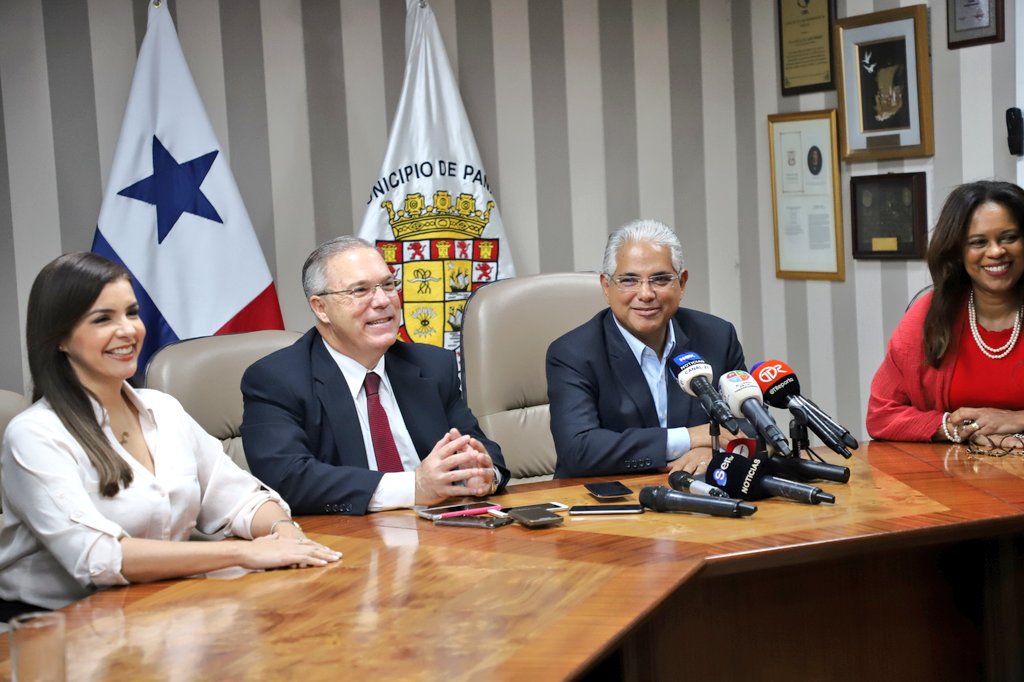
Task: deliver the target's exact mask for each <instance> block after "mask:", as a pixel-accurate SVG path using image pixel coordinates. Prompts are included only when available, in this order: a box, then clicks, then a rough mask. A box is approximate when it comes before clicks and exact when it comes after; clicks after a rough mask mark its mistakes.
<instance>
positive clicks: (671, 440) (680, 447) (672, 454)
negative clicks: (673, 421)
mask: <svg viewBox="0 0 1024 682" xmlns="http://www.w3.org/2000/svg"><path fill="white" fill-rule="evenodd" d="M689 451H690V429H688V428H686V427H685V426H678V427H676V428H672V429H669V430H668V445H667V446H666V448H665V459H666V460H668V461H669V462H674V461H676V460H677V459H679V458H680V457H682V456H683V455H685V454H686V453H687V452H689Z"/></svg>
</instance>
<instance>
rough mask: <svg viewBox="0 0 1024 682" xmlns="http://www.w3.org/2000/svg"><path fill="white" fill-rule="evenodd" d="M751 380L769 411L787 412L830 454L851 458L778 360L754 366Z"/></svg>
mask: <svg viewBox="0 0 1024 682" xmlns="http://www.w3.org/2000/svg"><path fill="white" fill-rule="evenodd" d="M752 369H753V373H752V376H753V377H754V381H756V382H757V385H758V386H759V387H760V388H761V392H762V393H763V394H764V399H765V402H767V403H768V404H769V405H771V406H772V407H778V408H779V409H783V410H786V409H788V410H789V411H790V412H792V413H793V415H795V416H797V417H799V418H801V419H802V420H803V422H804V423H805V424H807V426H809V427H810V429H811V431H814V433H815V434H816V435H817V436H818V438H820V439H821V442H822V443H824V444H825V445H827V446H828V447H829V448H831V449H832V451H833V452H835V453H837V454H840V455H842V456H843V457H845V458H847V459H849V458H850V457H852V456H853V453H851V452H850V451H849V450H847V449H846V447H845V446H844V444H843V443H842V442H841V441H840V439H839V434H838V433H837V432H836V431H835V429H834V428H833V426H832V425H831V424H830V423H828V422H825V421H823V420H822V419H821V418H820V417H819V416H818V414H817V412H815V411H813V410H811V409H809V407H808V406H807V403H806V402H805V401H804V400H803V399H802V398H801V397H800V381H799V380H798V379H797V378H796V374H795V373H794V372H793V369H792V368H791V367H790V366H789V365H787V364H786V363H784V362H782V361H781V360H765V361H764V362H761V363H758V364H757V365H754V367H753V368H752Z"/></svg>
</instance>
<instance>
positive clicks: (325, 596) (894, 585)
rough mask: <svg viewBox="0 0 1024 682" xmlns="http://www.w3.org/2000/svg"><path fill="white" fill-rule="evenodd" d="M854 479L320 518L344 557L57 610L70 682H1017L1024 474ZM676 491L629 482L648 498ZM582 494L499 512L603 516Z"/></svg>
mask: <svg viewBox="0 0 1024 682" xmlns="http://www.w3.org/2000/svg"><path fill="white" fill-rule="evenodd" d="M850 465H851V468H852V471H853V475H852V477H851V481H850V483H849V484H848V485H839V484H828V483H826V484H822V487H823V488H826V489H827V490H828V491H829V492H831V493H833V494H835V495H836V498H837V503H836V505H834V506H829V505H819V506H809V505H803V504H799V503H795V502H789V501H786V500H778V499H774V500H765V501H762V502H759V503H758V506H759V511H758V512H757V514H755V515H754V516H752V517H750V518H747V519H719V518H709V517H700V516H693V515H684V514H654V513H646V514H643V515H641V516H635V517H621V518H612V517H598V518H579V517H572V518H567V519H566V522H565V524H564V525H563V526H561V527H557V528H551V529H543V530H528V529H525V528H521V527H519V526H509V527H504V528H500V529H496V530H479V529H471V528H459V527H436V526H433V525H432V524H430V523H428V522H426V521H423V520H421V519H418V518H417V517H415V516H414V515H413V514H412V513H411V512H408V511H397V512H387V513H382V514H374V515H370V516H367V517H341V516H318V517H307V518H305V519H303V526H304V527H305V528H306V529H307V532H308V533H309V534H310V535H312V536H313V537H315V538H316V539H318V540H319V541H321V542H323V543H325V544H327V545H330V546H331V547H334V548H336V549H339V550H341V551H343V552H344V555H345V556H344V558H343V560H342V561H341V562H340V563H339V564H336V565H332V566H329V567H326V568H322V569H307V570H301V571H276V572H268V573H255V574H247V575H241V576H237V577H235V578H233V579H228V578H216V579H214V578H210V579H191V580H179V581H164V582H160V583H154V584H149V585H135V586H130V587H127V588H120V589H115V590H109V591H105V592H102V593H99V594H96V595H94V596H92V597H90V598H89V599H86V600H83V601H82V602H79V603H77V604H75V605H73V606H71V607H69V608H67V609H65V613H66V614H67V618H68V647H67V655H68V673H69V679H73V680H110V679H137V680H143V679H169V680H175V679H182V680H190V679H199V678H209V679H214V678H227V679H246V680H250V679H252V680H255V679H268V680H276V679H295V678H301V679H306V680H315V679H328V678H331V679H333V678H338V677H344V678H347V679H369V678H374V677H384V678H386V679H389V680H390V679H409V680H418V679H422V680H461V679H474V678H475V679H483V678H486V679H528V680H546V679H562V678H570V677H587V676H592V677H595V678H600V677H607V676H608V675H611V676H613V677H620V678H626V679H666V678H679V677H681V676H683V675H684V674H685V675H686V676H687V677H690V676H691V675H700V674H709V675H710V674H713V675H715V676H719V677H725V678H731V677H736V676H741V675H742V676H751V675H752V676H753V677H754V678H758V679H762V678H763V679H769V678H776V677H778V676H783V675H785V676H801V675H802V676H805V677H807V678H808V679H822V678H828V679H866V678H868V677H870V678H871V679H896V678H897V677H900V676H902V677H906V676H908V675H909V676H912V677H914V678H916V679H923V678H925V677H931V678H933V679H940V678H943V679H968V678H977V677H980V676H982V675H987V676H989V677H992V678H997V677H999V676H1001V675H1003V674H1004V673H1006V672H1008V671H1009V672H1013V671H1014V670H1015V668H1016V666H1019V665H1020V653H1019V652H1018V651H1016V647H1017V645H1018V644H1019V641H1020V640H1019V639H1017V640H1013V639H1012V638H1013V637H1018V638H1019V635H1020V634H1021V627H1020V617H1021V614H1022V613H1024V607H1022V605H1021V603H1020V599H1021V596H1022V592H1021V585H1022V583H1024V581H1022V579H1021V559H1020V557H1021V551H1020V546H1021V541H1020V532H1021V530H1022V529H1024V481H1022V478H1024V460H1021V459H1019V458H1004V459H995V458H978V457H968V456H967V454H966V451H964V450H963V449H961V448H946V447H943V446H938V445H914V444H901V443H895V444H893V443H889V444H886V443H870V444H866V445H864V446H862V448H861V450H860V452H859V453H857V455H856V457H855V458H854V459H853V460H851V462H850ZM664 479H665V477H664V476H647V477H633V478H628V477H623V478H622V480H624V481H625V482H627V484H628V485H630V486H631V487H632V488H633V489H634V490H635V491H639V489H640V487H641V486H643V485H647V484H663V483H664ZM580 483H581V481H553V482H549V483H543V484H531V485H527V486H518V487H516V488H514V489H513V491H512V492H510V493H508V494H506V495H503V496H500V498H499V501H500V502H501V503H502V504H505V505H507V506H510V505H512V504H526V503H530V502H543V501H547V500H557V501H560V502H564V503H566V504H586V503H588V502H591V499H590V498H589V496H588V495H587V494H586V492H585V491H584V490H583V488H582V487H581V485H580ZM634 499H635V496H634ZM1007 600H1009V603H1007ZM4 649H6V642H4ZM0 655H2V659H0V674H3V675H8V676H9V674H10V667H9V662H7V660H6V651H3V652H0Z"/></svg>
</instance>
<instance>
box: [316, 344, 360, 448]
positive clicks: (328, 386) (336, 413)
mask: <svg viewBox="0 0 1024 682" xmlns="http://www.w3.org/2000/svg"><path fill="white" fill-rule="evenodd" d="M311 356H312V357H311V365H312V372H313V381H314V384H313V385H314V390H315V392H316V397H317V399H318V400H319V401H320V406H321V408H322V414H325V415H327V422H328V425H329V426H330V429H331V433H332V434H333V435H334V442H335V444H336V446H335V456H336V457H337V461H338V463H339V464H342V463H343V464H347V465H350V466H364V467H365V466H367V459H366V446H365V445H364V444H363V434H362V431H361V430H360V428H359V415H358V414H356V406H355V402H354V401H353V400H352V394H351V393H349V390H348V384H347V383H346V382H345V376H344V375H343V374H342V373H341V370H340V369H338V365H337V363H336V362H334V359H333V358H332V357H331V355H330V353H328V352H327V349H326V348H324V342H323V339H322V338H321V337H320V335H319V334H317V338H315V339H313V347H312V350H311Z"/></svg>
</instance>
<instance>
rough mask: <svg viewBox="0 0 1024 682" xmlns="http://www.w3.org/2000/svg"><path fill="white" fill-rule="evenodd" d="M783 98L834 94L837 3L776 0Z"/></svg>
mask: <svg viewBox="0 0 1024 682" xmlns="http://www.w3.org/2000/svg"><path fill="white" fill-rule="evenodd" d="M776 2H777V7H778V19H779V75H780V81H781V83H782V94H783V95H799V94H801V93H805V92H817V91H819V90H835V89H836V86H835V76H834V72H833V68H832V23H833V22H834V21H835V15H836V1H835V0H776Z"/></svg>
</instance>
